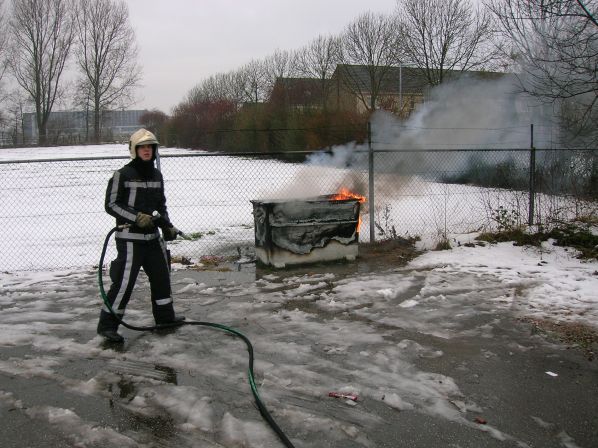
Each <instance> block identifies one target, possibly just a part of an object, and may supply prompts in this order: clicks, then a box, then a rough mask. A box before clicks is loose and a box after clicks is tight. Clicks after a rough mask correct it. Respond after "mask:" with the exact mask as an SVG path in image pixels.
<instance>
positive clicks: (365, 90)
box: [328, 64, 429, 117]
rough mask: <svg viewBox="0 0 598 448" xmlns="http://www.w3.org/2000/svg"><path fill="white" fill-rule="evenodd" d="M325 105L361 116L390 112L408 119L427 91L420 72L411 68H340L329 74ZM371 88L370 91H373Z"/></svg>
mask: <svg viewBox="0 0 598 448" xmlns="http://www.w3.org/2000/svg"><path fill="white" fill-rule="evenodd" d="M331 84H332V88H331V89H330V90H331V92H330V95H329V98H328V102H329V103H328V104H329V106H330V107H331V108H332V109H336V110H351V111H354V112H358V113H364V112H366V111H367V110H371V109H372V104H371V103H372V95H373V96H374V98H375V104H374V105H373V109H385V110H389V111H391V112H393V113H395V114H397V115H399V116H401V117H407V116H409V114H410V113H411V112H412V111H413V109H415V106H416V105H417V104H419V103H421V102H423V100H424V97H425V95H426V93H427V91H428V89H429V85H428V82H427V80H426V79H425V78H424V77H423V76H422V74H421V71H420V70H419V69H417V68H414V67H406V66H402V67H394V66H376V67H368V66H366V65H349V64H339V65H337V67H336V70H335V71H334V73H333V74H332V78H331ZM372 86H373V88H372Z"/></svg>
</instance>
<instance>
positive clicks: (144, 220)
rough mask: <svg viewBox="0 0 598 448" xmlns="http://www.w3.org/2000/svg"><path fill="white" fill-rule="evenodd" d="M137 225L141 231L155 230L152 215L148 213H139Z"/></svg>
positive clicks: (136, 219) (136, 220)
mask: <svg viewBox="0 0 598 448" xmlns="http://www.w3.org/2000/svg"><path fill="white" fill-rule="evenodd" d="M135 224H137V227H139V228H140V229H153V228H154V222H153V221H152V217H151V215H148V214H146V213H142V212H139V213H137V218H135Z"/></svg>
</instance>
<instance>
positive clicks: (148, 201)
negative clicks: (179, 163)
mask: <svg viewBox="0 0 598 448" xmlns="http://www.w3.org/2000/svg"><path fill="white" fill-rule="evenodd" d="M132 165H133V163H132V162H131V163H128V164H127V165H125V166H123V167H122V168H121V169H119V170H117V171H115V172H114V174H113V176H112V178H111V179H110V180H109V181H108V188H107V189H106V201H105V208H106V212H107V213H108V214H110V215H112V216H114V217H115V218H116V225H117V226H118V225H122V224H130V227H128V228H125V229H121V230H119V231H117V232H116V238H120V239H124V240H130V241H151V240H154V239H156V238H159V237H160V232H159V231H158V227H157V226H160V227H162V228H164V227H172V224H171V223H170V220H169V218H168V212H167V210H166V197H165V196H164V179H163V178H162V173H160V171H158V170H157V169H156V168H153V172H152V174H151V176H145V178H142V177H141V175H140V174H139V173H138V171H137V170H136V169H135V168H134V167H133V166H132ZM154 211H157V212H158V213H159V214H160V216H161V218H160V219H159V220H158V221H157V223H156V227H155V228H153V229H141V228H139V227H137V226H136V225H135V219H136V218H137V213H139V212H142V213H146V214H148V215H152V214H153V212H154Z"/></svg>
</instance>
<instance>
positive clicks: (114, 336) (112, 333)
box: [98, 330, 125, 344]
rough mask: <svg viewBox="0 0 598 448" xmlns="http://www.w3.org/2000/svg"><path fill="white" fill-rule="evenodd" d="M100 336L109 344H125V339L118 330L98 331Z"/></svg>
mask: <svg viewBox="0 0 598 448" xmlns="http://www.w3.org/2000/svg"><path fill="white" fill-rule="evenodd" d="M98 334H99V335H100V336H103V337H104V338H105V339H106V341H108V342H114V343H116V344H121V343H123V342H125V338H123V337H122V336H121V335H120V334H118V333H117V332H116V330H98Z"/></svg>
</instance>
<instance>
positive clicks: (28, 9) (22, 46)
mask: <svg viewBox="0 0 598 448" xmlns="http://www.w3.org/2000/svg"><path fill="white" fill-rule="evenodd" d="M72 20H73V19H72V2H71V1H70V0H12V16H11V20H10V33H11V39H12V52H11V55H10V58H9V66H10V68H11V70H12V72H13V74H14V76H15V79H16V81H17V83H18V84H19V86H20V87H21V88H22V89H23V90H25V91H26V92H27V94H28V95H29V97H30V98H31V101H32V103H33V105H34V107H35V117H36V124H37V128H38V131H39V143H40V144H42V145H44V144H46V143H47V141H48V136H47V129H46V127H47V123H48V119H49V117H50V112H51V111H52V108H53V106H54V103H55V102H56V100H57V98H59V96H60V95H61V93H62V91H61V78H62V74H63V71H64V68H65V65H66V62H67V59H68V56H69V52H70V50H71V44H72V42H73V26H72V23H73V22H72Z"/></svg>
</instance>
